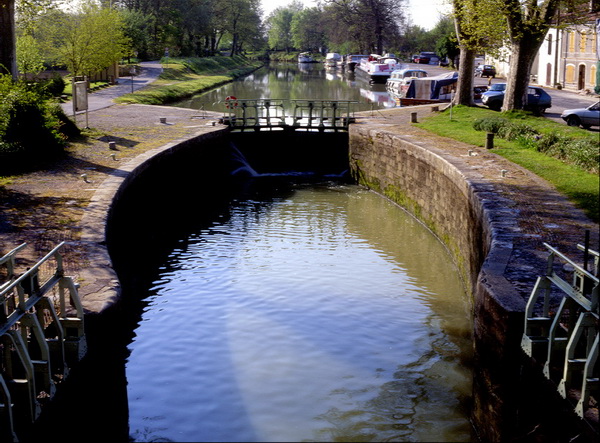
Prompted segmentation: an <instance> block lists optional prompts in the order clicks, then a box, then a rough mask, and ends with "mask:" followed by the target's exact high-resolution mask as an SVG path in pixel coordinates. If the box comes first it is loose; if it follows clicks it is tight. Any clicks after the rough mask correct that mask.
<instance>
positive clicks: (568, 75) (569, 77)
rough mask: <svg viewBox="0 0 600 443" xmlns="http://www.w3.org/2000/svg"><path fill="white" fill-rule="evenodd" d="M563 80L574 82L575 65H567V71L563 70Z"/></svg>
mask: <svg viewBox="0 0 600 443" xmlns="http://www.w3.org/2000/svg"><path fill="white" fill-rule="evenodd" d="M565 82H567V83H574V82H575V66H573V65H567V71H566V72H565Z"/></svg>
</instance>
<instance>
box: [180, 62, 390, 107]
mask: <svg viewBox="0 0 600 443" xmlns="http://www.w3.org/2000/svg"><path fill="white" fill-rule="evenodd" d="M231 95H232V96H235V97H237V98H238V99H256V98H272V99H282V100H290V99H294V100H306V99H315V100H352V101H356V102H357V104H356V105H355V107H354V110H355V111H367V110H371V109H381V108H391V107H395V106H398V105H399V102H398V101H397V100H396V98H395V97H394V96H393V95H391V94H390V93H389V92H388V91H387V90H386V88H385V84H370V83H369V82H368V81H367V80H366V79H363V78H362V77H360V76H356V75H355V73H353V72H349V71H347V70H344V69H341V68H336V69H326V68H325V67H324V66H323V64H322V63H271V64H270V65H269V66H266V67H263V68H261V69H259V70H257V71H255V72H253V73H252V74H250V75H248V76H246V77H244V78H242V79H238V80H236V81H234V82H232V83H228V84H226V85H223V86H222V87H220V88H217V89H214V90H212V91H209V92H206V93H204V94H200V95H197V96H194V97H192V98H190V99H186V100H182V101H180V102H176V103H173V104H172V106H178V107H184V108H193V109H205V110H208V111H217V112H224V111H225V110H226V109H225V105H224V100H225V97H227V96H231Z"/></svg>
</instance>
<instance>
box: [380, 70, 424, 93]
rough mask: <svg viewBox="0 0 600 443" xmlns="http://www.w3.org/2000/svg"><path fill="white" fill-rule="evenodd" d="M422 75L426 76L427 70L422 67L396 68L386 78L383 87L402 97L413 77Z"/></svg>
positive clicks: (421, 76) (422, 76)
mask: <svg viewBox="0 0 600 443" xmlns="http://www.w3.org/2000/svg"><path fill="white" fill-rule="evenodd" d="M424 77H427V71H425V70H423V69H414V68H404V69H396V70H395V71H392V74H391V75H390V77H389V78H388V79H387V81H386V83H385V87H386V89H387V90H388V91H390V92H392V93H394V94H396V95H398V96H400V97H402V96H404V95H405V94H406V91H407V90H408V87H409V86H410V84H411V82H412V81H413V79H415V78H424Z"/></svg>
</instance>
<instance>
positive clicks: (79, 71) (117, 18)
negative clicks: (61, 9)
mask: <svg viewBox="0 0 600 443" xmlns="http://www.w3.org/2000/svg"><path fill="white" fill-rule="evenodd" d="M54 18H55V21H53V22H52V23H50V24H49V27H48V28H47V29H46V31H47V32H48V34H47V36H48V41H49V43H50V44H51V47H52V48H53V49H54V50H55V53H56V56H57V59H58V61H59V62H61V63H63V64H65V65H66V66H67V69H68V70H69V71H70V72H71V73H72V74H73V75H84V74H88V73H95V72H98V71H100V70H102V69H105V68H106V67H107V66H109V65H110V64H111V63H114V62H116V61H118V60H119V59H121V58H122V57H123V56H125V55H127V54H128V53H129V45H130V41H129V39H128V38H127V37H126V36H125V34H124V29H125V26H124V22H123V19H122V15H121V13H120V11H118V10H115V9H109V8H102V7H99V6H98V5H96V4H94V3H92V2H91V1H88V2H86V3H83V4H82V5H81V7H80V10H79V11H78V12H77V13H73V14H55V16H54Z"/></svg>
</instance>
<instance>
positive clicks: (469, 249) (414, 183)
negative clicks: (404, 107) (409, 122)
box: [349, 123, 585, 442]
mask: <svg viewBox="0 0 600 443" xmlns="http://www.w3.org/2000/svg"><path fill="white" fill-rule="evenodd" d="M349 144H350V151H349V156H350V168H351V172H352V175H353V176H354V177H355V179H356V180H357V181H358V182H359V183H360V184H362V185H365V186H367V187H369V188H371V189H372V190H374V191H376V192H378V193H380V194H382V195H384V196H386V197H387V198H389V199H391V200H392V201H394V202H396V203H398V204H399V205H401V206H403V207H404V208H406V209H407V210H408V211H409V212H411V213H412V214H413V215H415V216H416V217H417V218H419V219H420V220H421V221H422V222H424V223H425V224H426V225H427V226H428V227H429V228H430V229H431V230H432V231H433V232H434V233H435V234H436V235H437V236H438V237H439V238H440V240H441V241H442V242H443V243H444V244H445V245H446V246H447V247H448V249H449V251H450V252H451V254H452V256H453V257H454V259H455V261H456V264H457V266H458V268H459V270H460V273H461V276H462V278H463V280H464V282H465V287H466V289H467V291H468V292H469V293H470V294H471V296H472V299H473V306H474V308H473V309H474V330H473V339H474V351H475V352H474V362H473V367H474V371H473V372H474V380H473V409H472V422H473V425H474V428H475V431H476V432H477V434H478V435H479V438H480V439H481V440H482V441H494V442H496V441H514V440H522V439H523V440H522V441H526V438H525V439H524V437H523V435H524V433H525V434H526V433H527V432H529V430H531V431H532V433H533V434H536V432H537V431H536V430H537V429H538V428H540V429H542V428H543V429H545V430H546V431H545V432H548V430H552V429H557V427H558V428H562V429H563V430H564V433H565V434H566V435H571V436H572V435H578V434H581V429H580V427H585V424H583V423H582V422H581V421H580V420H578V419H577V417H574V414H572V411H571V409H570V408H569V406H568V405H565V402H564V401H563V400H562V399H561V398H558V395H557V394H556V389H555V388H554V387H552V386H547V380H545V379H544V377H543V376H542V375H541V370H540V368H539V367H536V365H535V364H533V365H532V364H531V362H528V361H524V359H525V357H524V354H523V353H522V352H521V349H520V342H521V337H522V334H523V325H524V311H525V303H526V301H525V300H526V297H524V290H523V288H525V290H528V291H531V287H532V286H529V285H530V282H529V281H526V282H518V281H517V282H516V281H515V275H514V274H515V273H518V271H519V270H518V269H517V270H516V271H515V269H511V271H510V272H511V274H510V281H509V278H508V277H509V272H508V263H509V261H510V260H511V257H514V256H515V255H516V256H519V255H526V254H525V251H524V250H520V249H519V248H516V247H515V244H514V241H515V240H516V239H518V237H519V236H520V235H523V234H524V233H522V232H520V231H521V228H520V227H519V226H518V225H519V223H518V220H517V217H518V214H519V211H518V210H514V209H511V208H515V203H514V202H512V201H510V199H508V198H507V197H505V196H504V195H503V194H502V193H500V192H497V189H496V186H495V184H494V182H493V180H489V179H487V178H485V177H484V176H483V175H482V174H480V173H479V172H478V171H477V169H475V168H473V167H469V165H467V164H466V163H465V161H464V159H461V158H460V157H458V156H456V155H450V154H448V153H447V151H446V150H442V149H437V148H436V147H435V146H433V145H432V143H426V142H421V141H420V140H418V139H414V138H411V137H403V136H402V134H401V133H400V131H399V130H398V127H394V126H391V125H389V124H388V126H387V127H386V125H377V124H368V123H364V124H356V125H352V126H351V128H350V139H349ZM464 154H466V150H465V152H464ZM532 192H533V190H532ZM525 235H531V234H525ZM535 235H537V234H535ZM537 236H538V237H539V235H537ZM533 261H535V263H533ZM533 261H532V262H530V263H528V264H527V267H528V268H529V269H528V272H525V273H523V274H526V273H528V274H530V276H531V277H534V278H535V277H536V272H537V270H538V269H540V268H541V269H543V260H533ZM512 267H513V268H514V264H513V265H512ZM524 267H525V266H524ZM537 275H541V274H537ZM517 280H518V279H517ZM519 283H523V284H522V285H519ZM540 392H541V393H543V394H544V395H540ZM561 414H562V415H561ZM557 415H558V417H557ZM544 421H545V423H544V424H543V425H542V426H538V425H540V424H541V423H542V422H544ZM549 432H552V431H549ZM539 435H540V433H539V432H537V436H538V437H539ZM549 437H550V436H549ZM527 438H533V437H532V436H531V435H530V436H528V437H527ZM554 438H556V440H555V439H554ZM552 441H560V439H559V438H558V437H557V435H553V436H552Z"/></svg>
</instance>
